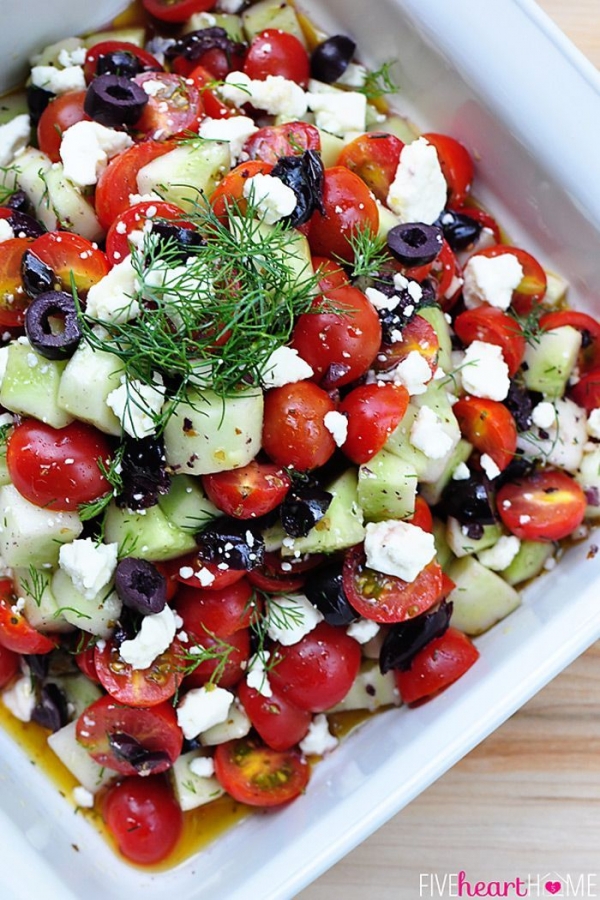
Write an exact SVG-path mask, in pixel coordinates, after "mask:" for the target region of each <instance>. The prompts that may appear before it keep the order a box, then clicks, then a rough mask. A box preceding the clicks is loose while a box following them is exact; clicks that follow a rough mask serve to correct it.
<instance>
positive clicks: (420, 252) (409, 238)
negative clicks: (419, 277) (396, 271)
mask: <svg viewBox="0 0 600 900" xmlns="http://www.w3.org/2000/svg"><path fill="white" fill-rule="evenodd" d="M443 242H444V234H443V232H442V229H441V228H438V226H437V225H425V224H424V223H423V222H406V223H405V224H403V225H395V226H394V228H390V230H389V231H388V236H387V245H388V248H389V250H390V252H391V253H392V254H393V255H394V256H395V257H396V259H397V260H398V262H399V263H401V264H402V265H403V266H409V267H411V268H412V267H413V266H425V265H427V263H430V262H433V260H434V259H435V258H436V257H437V256H438V254H439V252H440V250H441V249H442V245H443Z"/></svg>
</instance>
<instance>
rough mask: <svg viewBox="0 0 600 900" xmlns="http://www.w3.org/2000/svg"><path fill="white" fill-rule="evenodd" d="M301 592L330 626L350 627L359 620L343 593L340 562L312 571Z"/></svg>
mask: <svg viewBox="0 0 600 900" xmlns="http://www.w3.org/2000/svg"><path fill="white" fill-rule="evenodd" d="M303 590H304V593H305V595H306V596H307V597H308V599H309V600H310V602H311V603H312V604H313V606H316V607H317V609H318V610H320V612H322V613H323V618H324V619H325V621H326V622H329V624H330V625H350V624H351V622H356V620H357V619H359V618H360V616H359V615H358V613H357V612H356V610H354V609H353V608H352V607H351V606H350V604H349V603H348V599H347V597H346V594H345V592H344V588H343V585H342V564H341V562H333V563H329V565H327V566H325V567H324V568H322V569H314V570H313V571H312V572H310V574H309V575H308V578H307V579H306V582H305V585H304V588H303Z"/></svg>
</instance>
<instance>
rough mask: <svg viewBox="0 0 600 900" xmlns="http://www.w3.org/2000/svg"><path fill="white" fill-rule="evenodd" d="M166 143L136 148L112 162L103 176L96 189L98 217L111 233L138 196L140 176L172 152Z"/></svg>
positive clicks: (121, 154) (148, 144) (159, 142)
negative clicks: (132, 195)
mask: <svg viewBox="0 0 600 900" xmlns="http://www.w3.org/2000/svg"><path fill="white" fill-rule="evenodd" d="M174 146H175V145H174V144H169V143H168V142H167V141H144V142H143V143H141V144H134V145H133V147H129V148H128V149H127V150H124V151H123V153H119V155H118V156H115V157H114V159H111V161H110V162H109V164H108V166H107V167H106V169H104V171H103V172H102V173H101V175H100V178H99V179H98V184H97V186H96V195H95V206H96V215H97V216H98V219H99V221H100V224H101V225H102V227H103V228H104V229H105V230H107V231H108V229H109V228H110V226H111V225H112V223H113V222H114V220H115V219H116V218H117V216H118V215H120V213H122V212H125V210H126V209H128V208H129V206H130V205H131V204H130V202H129V197H130V195H131V194H138V193H139V189H138V183H137V174H138V172H139V171H140V169H143V168H144V166H147V165H148V163H150V162H152V160H153V159H156V158H157V157H158V156H162V155H163V153H168V152H169V150H173V148H174Z"/></svg>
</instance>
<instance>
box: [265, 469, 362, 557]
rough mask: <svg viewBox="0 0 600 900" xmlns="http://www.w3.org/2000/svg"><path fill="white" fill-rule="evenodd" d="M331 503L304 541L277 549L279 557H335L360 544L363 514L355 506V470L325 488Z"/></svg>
mask: <svg viewBox="0 0 600 900" xmlns="http://www.w3.org/2000/svg"><path fill="white" fill-rule="evenodd" d="M326 490H327V491H329V492H330V493H331V494H333V500H332V501H331V504H330V506H329V509H328V510H327V512H326V513H325V515H324V516H323V518H322V519H321V520H320V521H319V522H317V524H316V525H315V527H314V528H311V530H310V531H309V532H308V534H307V535H306V537H299V538H287V539H286V540H284V542H283V546H282V548H281V555H282V556H294V555H295V554H296V553H335V552H336V550H346V549H347V548H348V547H352V546H354V544H360V542H361V541H362V540H364V536H365V528H364V525H363V512H362V509H361V507H360V504H359V502H358V475H357V472H356V469H347V470H346V471H345V472H344V474H343V475H340V476H339V478H336V479H335V481H333V482H332V483H331V484H329V485H327V487H326Z"/></svg>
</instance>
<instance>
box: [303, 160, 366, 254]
mask: <svg viewBox="0 0 600 900" xmlns="http://www.w3.org/2000/svg"><path fill="white" fill-rule="evenodd" d="M323 207H324V209H325V214H323V213H321V212H320V211H319V210H317V211H316V212H314V213H313V215H312V216H311V218H310V220H309V230H308V242H309V244H310V248H311V251H312V253H314V254H315V255H316V256H331V257H339V258H340V259H343V260H345V261H346V262H352V260H353V259H354V251H353V250H352V243H351V241H352V239H353V238H354V237H355V236H356V233H357V231H359V230H365V229H368V230H370V231H371V232H372V233H373V234H376V233H377V229H378V228H379V212H378V210H377V205H376V203H375V200H374V199H373V197H372V196H371V192H370V191H369V188H368V187H367V185H366V184H365V183H364V181H363V180H362V178H359V177H358V175H356V174H355V173H354V172H351V171H350V169H347V168H346V167H345V166H334V167H333V168H331V169H325V177H324V186H323Z"/></svg>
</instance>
